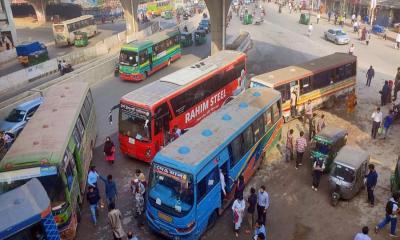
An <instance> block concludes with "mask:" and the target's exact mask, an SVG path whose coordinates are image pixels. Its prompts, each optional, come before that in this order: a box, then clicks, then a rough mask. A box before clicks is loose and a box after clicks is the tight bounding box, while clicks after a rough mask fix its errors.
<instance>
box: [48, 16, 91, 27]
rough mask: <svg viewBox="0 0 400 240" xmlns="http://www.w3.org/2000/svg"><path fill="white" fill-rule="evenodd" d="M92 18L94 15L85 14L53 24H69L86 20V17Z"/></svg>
mask: <svg viewBox="0 0 400 240" xmlns="http://www.w3.org/2000/svg"><path fill="white" fill-rule="evenodd" d="M90 18H93V15H83V16H80V17H76V18H72V19H68V20H65V21H62V22H60V23H56V24H53V25H59V24H69V23H74V22H77V21H80V20H85V19H90Z"/></svg>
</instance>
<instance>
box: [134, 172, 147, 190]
mask: <svg viewBox="0 0 400 240" xmlns="http://www.w3.org/2000/svg"><path fill="white" fill-rule="evenodd" d="M135 179H137V180H139V181H140V182H141V183H142V184H143V186H144V187H145V188H146V187H147V181H146V177H145V176H144V174H143V173H142V170H140V169H139V168H137V169H136V170H135V176H134V177H133V180H132V181H135ZM131 183H133V182H131Z"/></svg>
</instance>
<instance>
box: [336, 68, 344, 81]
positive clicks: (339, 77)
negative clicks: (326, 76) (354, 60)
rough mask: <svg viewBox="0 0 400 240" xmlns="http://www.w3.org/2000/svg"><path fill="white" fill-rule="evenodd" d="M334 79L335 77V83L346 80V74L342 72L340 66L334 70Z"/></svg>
mask: <svg viewBox="0 0 400 240" xmlns="http://www.w3.org/2000/svg"><path fill="white" fill-rule="evenodd" d="M336 72H337V74H336V77H337V79H336V80H337V81H342V80H344V79H346V73H345V71H344V66H340V67H338V68H337V69H336Z"/></svg>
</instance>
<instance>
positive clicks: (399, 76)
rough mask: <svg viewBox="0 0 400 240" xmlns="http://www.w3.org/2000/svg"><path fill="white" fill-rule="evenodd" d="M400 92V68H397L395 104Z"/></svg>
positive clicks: (394, 92)
mask: <svg viewBox="0 0 400 240" xmlns="http://www.w3.org/2000/svg"><path fill="white" fill-rule="evenodd" d="M398 91H400V67H398V68H397V73H396V77H395V78H394V91H393V102H394V101H396V100H397V92H398Z"/></svg>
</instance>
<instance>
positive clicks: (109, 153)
mask: <svg viewBox="0 0 400 240" xmlns="http://www.w3.org/2000/svg"><path fill="white" fill-rule="evenodd" d="M103 152H104V156H105V158H106V161H108V162H109V163H110V164H114V161H115V145H114V143H113V141H111V138H110V137H107V138H106V142H105V143H104V150H103Z"/></svg>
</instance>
